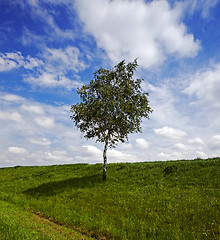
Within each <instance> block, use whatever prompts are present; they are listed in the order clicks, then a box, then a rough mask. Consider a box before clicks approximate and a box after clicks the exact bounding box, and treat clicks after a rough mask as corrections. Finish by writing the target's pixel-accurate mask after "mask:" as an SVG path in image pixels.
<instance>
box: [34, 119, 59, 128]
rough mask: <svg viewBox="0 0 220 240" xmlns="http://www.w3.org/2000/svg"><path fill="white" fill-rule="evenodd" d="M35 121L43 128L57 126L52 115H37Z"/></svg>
mask: <svg viewBox="0 0 220 240" xmlns="http://www.w3.org/2000/svg"><path fill="white" fill-rule="evenodd" d="M35 122H36V123H37V125H38V126H40V127H43V128H48V129H50V128H53V127H54V126H55V122H54V119H53V118H51V117H37V118H35Z"/></svg>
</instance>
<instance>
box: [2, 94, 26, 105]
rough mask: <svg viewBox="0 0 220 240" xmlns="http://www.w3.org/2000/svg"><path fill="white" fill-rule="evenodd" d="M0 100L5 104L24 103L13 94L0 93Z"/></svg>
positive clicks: (19, 97)
mask: <svg viewBox="0 0 220 240" xmlns="http://www.w3.org/2000/svg"><path fill="white" fill-rule="evenodd" d="M0 100H3V101H6V102H13V103H20V102H24V100H25V99H24V98H23V97H21V96H18V95H15V94H10V93H6V94H5V93H1V92H0Z"/></svg>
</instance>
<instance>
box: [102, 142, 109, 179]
mask: <svg viewBox="0 0 220 240" xmlns="http://www.w3.org/2000/svg"><path fill="white" fill-rule="evenodd" d="M107 148H108V140H107V141H106V142H105V147H104V151H103V161H104V166H103V176H102V180H103V181H105V180H106V173H107Z"/></svg>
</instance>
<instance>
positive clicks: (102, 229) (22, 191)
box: [0, 158, 220, 240]
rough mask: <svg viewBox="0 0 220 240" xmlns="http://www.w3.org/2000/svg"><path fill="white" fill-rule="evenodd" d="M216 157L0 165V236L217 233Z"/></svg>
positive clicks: (219, 170)
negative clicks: (104, 165)
mask: <svg viewBox="0 0 220 240" xmlns="http://www.w3.org/2000/svg"><path fill="white" fill-rule="evenodd" d="M219 185H220V158H213V159H206V160H202V159H196V160H190V161H188V160H184V161H167V162H144V163H117V164H109V165H108V172H107V181H106V182H103V181H102V164H96V165H89V164H73V165H55V166H42V167H19V166H17V167H14V168H4V169H0V239H4V240H5V239H132V240H133V239H138V240H141V239H159V240H160V239H161V240H163V239H164V240H165V239H180V240H182V239H187V240H190V239H220V227H219V226H220V214H219V199H220V198H219V197H220V186H219Z"/></svg>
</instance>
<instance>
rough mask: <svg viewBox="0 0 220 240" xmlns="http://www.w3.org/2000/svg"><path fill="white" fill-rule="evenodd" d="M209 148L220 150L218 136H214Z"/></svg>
mask: <svg viewBox="0 0 220 240" xmlns="http://www.w3.org/2000/svg"><path fill="white" fill-rule="evenodd" d="M210 146H211V148H212V149H218V150H220V135H214V136H213V137H212V139H211V143H210Z"/></svg>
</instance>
